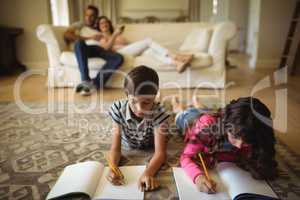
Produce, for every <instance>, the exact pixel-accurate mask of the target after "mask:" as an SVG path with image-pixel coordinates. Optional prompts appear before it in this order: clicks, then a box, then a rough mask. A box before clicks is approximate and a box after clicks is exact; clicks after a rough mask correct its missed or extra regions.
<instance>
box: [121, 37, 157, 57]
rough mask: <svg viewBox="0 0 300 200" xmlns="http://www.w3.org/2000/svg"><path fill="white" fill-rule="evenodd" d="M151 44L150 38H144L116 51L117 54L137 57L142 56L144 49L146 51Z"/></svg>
mask: <svg viewBox="0 0 300 200" xmlns="http://www.w3.org/2000/svg"><path fill="white" fill-rule="evenodd" d="M151 43H152V39H151V38H145V39H143V40H139V41H136V42H133V43H131V44H129V45H127V46H125V47H122V48H121V49H118V51H117V52H118V53H120V54H125V55H131V56H138V55H140V54H142V53H143V52H144V51H145V50H146V49H148V48H149V47H150V45H151Z"/></svg>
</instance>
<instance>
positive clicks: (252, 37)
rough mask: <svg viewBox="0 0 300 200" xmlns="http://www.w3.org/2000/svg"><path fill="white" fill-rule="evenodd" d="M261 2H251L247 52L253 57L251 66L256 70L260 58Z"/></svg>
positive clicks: (253, 0)
mask: <svg viewBox="0 0 300 200" xmlns="http://www.w3.org/2000/svg"><path fill="white" fill-rule="evenodd" d="M260 9H261V0H250V1H249V17H248V34H247V44H246V46H247V48H246V52H247V53H248V54H249V55H251V58H250V62H249V65H250V67H251V68H255V66H256V62H257V56H258V50H257V49H258V42H259V26H260V12H261V11H260Z"/></svg>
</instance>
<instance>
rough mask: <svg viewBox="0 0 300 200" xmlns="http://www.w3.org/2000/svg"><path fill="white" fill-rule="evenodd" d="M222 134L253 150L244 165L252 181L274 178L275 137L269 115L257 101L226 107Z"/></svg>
mask: <svg viewBox="0 0 300 200" xmlns="http://www.w3.org/2000/svg"><path fill="white" fill-rule="evenodd" d="M223 125H224V131H225V133H228V132H230V133H231V134H232V135H233V136H234V137H236V138H241V139H242V140H243V141H244V142H245V143H247V144H250V145H251V146H252V147H251V148H252V155H251V158H250V162H248V163H247V164H246V165H247V166H245V167H246V168H247V167H248V169H249V170H250V172H251V174H252V175H253V177H254V178H257V179H273V178H275V175H276V167H277V162H276V161H275V143H276V140H275V136H274V131H273V122H272V118H271V112H270V110H269V109H268V108H267V106H266V105H264V104H263V103H262V102H261V101H260V100H259V99H257V98H254V97H245V98H239V99H237V100H233V101H231V102H230V104H228V105H227V106H226V107H225V110H224V116H223Z"/></svg>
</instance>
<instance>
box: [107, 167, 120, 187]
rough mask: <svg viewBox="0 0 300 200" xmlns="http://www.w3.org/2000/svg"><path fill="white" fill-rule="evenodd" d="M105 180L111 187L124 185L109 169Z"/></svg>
mask: <svg viewBox="0 0 300 200" xmlns="http://www.w3.org/2000/svg"><path fill="white" fill-rule="evenodd" d="M106 178H107V180H108V181H109V182H111V183H112V184H113V185H124V179H123V178H121V177H120V176H118V175H116V174H115V173H114V172H113V171H112V170H111V169H109V172H108V175H107V177H106Z"/></svg>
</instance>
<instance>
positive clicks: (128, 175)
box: [47, 161, 145, 200]
mask: <svg viewBox="0 0 300 200" xmlns="http://www.w3.org/2000/svg"><path fill="white" fill-rule="evenodd" d="M108 170H109V168H108V167H104V165H103V164H101V163H99V162H95V161H87V162H82V163H77V164H73V165H69V166H67V167H66V168H65V169H64V171H63V172H62V174H61V175H60V177H59V178H58V180H57V182H56V183H55V185H54V187H53V188H52V189H51V191H50V192H49V194H48V196H47V200H48V199H49V200H50V199H59V198H61V197H67V196H68V195H74V194H85V195H88V196H89V197H90V199H99V200H100V199H111V200H117V199H130V200H142V199H144V193H143V192H141V191H140V190H139V189H138V179H139V177H140V176H141V175H142V173H143V172H144V170H145V166H126V167H120V170H121V171H122V173H123V175H124V177H125V184H124V185H122V186H114V185H112V184H111V183H110V182H108V180H107V179H106V175H107V173H108Z"/></svg>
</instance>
